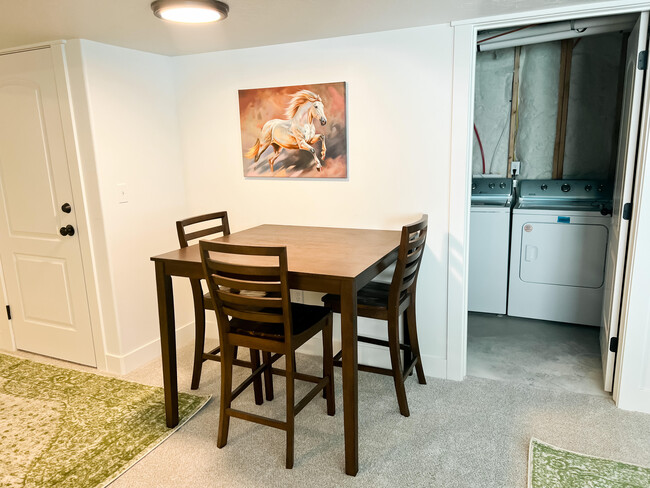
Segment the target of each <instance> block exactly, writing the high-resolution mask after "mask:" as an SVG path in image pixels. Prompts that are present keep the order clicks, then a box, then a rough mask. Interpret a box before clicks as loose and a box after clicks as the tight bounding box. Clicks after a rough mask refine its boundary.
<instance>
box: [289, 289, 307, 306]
mask: <svg viewBox="0 0 650 488" xmlns="http://www.w3.org/2000/svg"><path fill="white" fill-rule="evenodd" d="M289 293H290V295H291V301H292V302H294V303H305V292H304V291H303V290H291V291H290V292H289Z"/></svg>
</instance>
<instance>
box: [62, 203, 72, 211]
mask: <svg viewBox="0 0 650 488" xmlns="http://www.w3.org/2000/svg"><path fill="white" fill-rule="evenodd" d="M61 210H63V212H65V213H70V212H72V207H71V206H70V204H69V203H67V202H66V203H64V204H63V205H61Z"/></svg>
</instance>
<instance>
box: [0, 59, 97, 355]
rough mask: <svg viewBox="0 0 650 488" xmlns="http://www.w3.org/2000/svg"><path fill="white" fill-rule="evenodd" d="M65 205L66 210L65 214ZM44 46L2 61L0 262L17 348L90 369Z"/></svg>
mask: <svg viewBox="0 0 650 488" xmlns="http://www.w3.org/2000/svg"><path fill="white" fill-rule="evenodd" d="M64 204H68V205H69V209H68V208H67V207H66V210H69V211H68V212H65V211H64V210H63V208H62V207H63V206H64ZM66 226H71V227H70V228H71V229H74V230H75V231H76V229H77V223H76V218H75V204H74V202H73V199H72V190H71V184H70V177H69V171H68V160H67V154H66V150H65V145H64V138H63V129H62V123H61V115H60V108H59V102H58V95H57V85H56V81H55V77H54V66H53V61H52V54H51V50H50V49H49V48H46V49H38V50H34V51H28V52H22V53H15V54H7V55H2V56H0V260H1V261H2V270H3V273H4V278H5V284H6V288H7V296H8V299H9V305H10V307H11V314H12V317H11V326H12V330H13V333H14V338H15V341H16V347H17V348H18V349H21V350H25V351H30V352H35V353H38V354H44V355H47V356H52V357H57V358H60V359H65V360H68V361H73V362H77V363H81V364H86V365H91V366H95V365H96V362H95V351H94V346H93V338H92V331H91V327H90V316H89V310H88V301H87V297H86V285H85V280H84V276H83V268H82V262H81V252H80V247H79V240H78V232H75V233H74V235H62V234H61V229H62V228H65V227H66Z"/></svg>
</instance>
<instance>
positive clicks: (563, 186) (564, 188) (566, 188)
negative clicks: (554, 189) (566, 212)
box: [560, 183, 571, 193]
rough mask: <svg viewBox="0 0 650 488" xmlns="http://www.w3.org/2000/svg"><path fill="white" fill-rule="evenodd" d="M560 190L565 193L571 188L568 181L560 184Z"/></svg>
mask: <svg viewBox="0 0 650 488" xmlns="http://www.w3.org/2000/svg"><path fill="white" fill-rule="evenodd" d="M560 190H562V191H563V192H564V193H566V192H568V191H569V190H571V185H569V184H568V183H565V184H564V185H562V186H561V187H560Z"/></svg>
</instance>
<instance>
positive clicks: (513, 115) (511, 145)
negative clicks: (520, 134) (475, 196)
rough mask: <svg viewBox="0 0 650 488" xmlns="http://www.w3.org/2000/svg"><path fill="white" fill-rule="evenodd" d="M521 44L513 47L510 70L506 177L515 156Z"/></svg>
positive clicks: (510, 175) (509, 176)
mask: <svg viewBox="0 0 650 488" xmlns="http://www.w3.org/2000/svg"><path fill="white" fill-rule="evenodd" d="M520 55H521V46H517V47H515V65H514V69H513V72H512V100H511V101H510V137H509V139H508V174H507V175H506V176H507V177H508V178H512V171H511V167H512V160H513V158H514V156H515V138H516V136H517V127H516V126H517V111H518V110H519V57H520Z"/></svg>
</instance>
